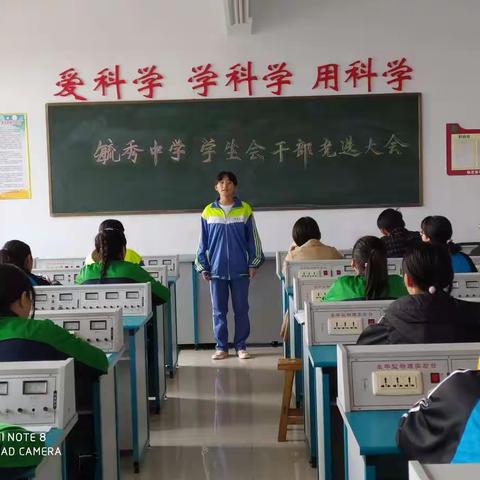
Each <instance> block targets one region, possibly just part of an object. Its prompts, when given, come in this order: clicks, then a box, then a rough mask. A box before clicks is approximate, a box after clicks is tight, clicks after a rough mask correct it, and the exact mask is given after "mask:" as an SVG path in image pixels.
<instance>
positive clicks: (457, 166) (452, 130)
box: [447, 123, 480, 175]
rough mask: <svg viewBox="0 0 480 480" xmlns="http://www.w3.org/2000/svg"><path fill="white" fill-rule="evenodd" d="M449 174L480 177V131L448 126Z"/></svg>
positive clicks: (453, 125)
mask: <svg viewBox="0 0 480 480" xmlns="http://www.w3.org/2000/svg"><path fill="white" fill-rule="evenodd" d="M447 174H448V175H480V129H466V128H462V127H461V126H460V125H458V123H448V124H447Z"/></svg>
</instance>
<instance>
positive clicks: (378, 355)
mask: <svg viewBox="0 0 480 480" xmlns="http://www.w3.org/2000/svg"><path fill="white" fill-rule="evenodd" d="M479 351H480V344H479V343H448V344H438V343H437V344H410V345H371V346H367V345H338V346H337V364H338V365H337V369H338V402H339V404H340V405H341V406H342V408H343V409H344V410H345V411H346V412H349V411H352V410H402V409H408V408H410V407H411V405H412V404H413V403H415V402H416V401H417V400H418V399H420V398H421V397H423V396H425V395H427V394H428V392H429V391H430V390H431V389H432V388H434V387H435V386H436V385H438V384H439V383H440V382H441V381H442V380H444V379H445V378H446V377H447V376H448V375H449V374H450V373H452V372H453V371H455V370H459V369H476V367H477V361H478V352H479Z"/></svg>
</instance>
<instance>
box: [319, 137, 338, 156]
mask: <svg viewBox="0 0 480 480" xmlns="http://www.w3.org/2000/svg"><path fill="white" fill-rule="evenodd" d="M319 152H320V153H321V154H322V157H328V158H331V157H336V156H337V152H334V151H333V143H332V141H331V140H330V139H328V138H324V139H323V143H322V146H321V147H320V150H319Z"/></svg>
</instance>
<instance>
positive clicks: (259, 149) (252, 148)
mask: <svg viewBox="0 0 480 480" xmlns="http://www.w3.org/2000/svg"><path fill="white" fill-rule="evenodd" d="M265 150H266V148H265V147H264V146H262V145H259V144H258V143H257V142H256V140H255V139H253V140H252V141H251V142H250V145H249V146H248V148H247V151H246V152H245V153H246V154H247V155H248V157H249V158H250V160H265V156H264V154H263V152H264V151H265Z"/></svg>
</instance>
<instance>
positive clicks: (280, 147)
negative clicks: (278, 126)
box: [272, 140, 290, 163]
mask: <svg viewBox="0 0 480 480" xmlns="http://www.w3.org/2000/svg"><path fill="white" fill-rule="evenodd" d="M275 146H276V147H277V149H276V150H275V151H273V152H272V155H278V161H279V162H280V163H283V160H284V159H285V155H284V154H285V152H288V151H289V150H290V149H289V148H288V147H287V142H286V141H285V140H281V141H280V142H277V143H276V144H275Z"/></svg>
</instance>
